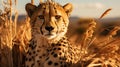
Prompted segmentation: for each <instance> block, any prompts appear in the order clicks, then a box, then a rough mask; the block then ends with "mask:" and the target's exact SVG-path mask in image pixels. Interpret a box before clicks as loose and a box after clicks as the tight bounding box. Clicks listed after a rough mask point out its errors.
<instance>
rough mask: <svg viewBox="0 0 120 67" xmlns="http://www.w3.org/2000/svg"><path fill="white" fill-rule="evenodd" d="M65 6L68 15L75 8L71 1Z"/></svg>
mask: <svg viewBox="0 0 120 67" xmlns="http://www.w3.org/2000/svg"><path fill="white" fill-rule="evenodd" d="M63 8H64V10H65V12H66V13H67V15H68V16H69V15H70V14H71V12H72V10H73V6H72V4H71V3H67V4H66V5H64V6H63Z"/></svg>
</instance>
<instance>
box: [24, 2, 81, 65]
mask: <svg viewBox="0 0 120 67" xmlns="http://www.w3.org/2000/svg"><path fill="white" fill-rule="evenodd" d="M26 11H27V13H28V16H29V17H30V19H31V21H30V23H31V30H32V39H31V41H30V44H29V47H28V52H27V54H26V67H70V66H71V65H73V64H75V63H77V62H78V61H79V55H80V51H79V50H80V49H79V48H77V47H75V46H73V45H71V44H70V43H69V41H68V39H67V37H66V36H65V34H66V32H67V28H68V24H69V20H68V18H69V15H70V13H71V11H72V4H70V3H68V4H66V5H64V6H61V5H59V4H58V3H55V2H53V1H46V2H45V3H41V4H40V5H39V6H35V5H32V4H30V3H29V4H27V5H26Z"/></svg>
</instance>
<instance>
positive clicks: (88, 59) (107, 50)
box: [0, 0, 120, 67]
mask: <svg viewBox="0 0 120 67" xmlns="http://www.w3.org/2000/svg"><path fill="white" fill-rule="evenodd" d="M14 3H15V5H17V0H14ZM31 3H32V4H34V0H31ZM40 3H42V0H40ZM12 5H14V4H13V2H12V0H7V2H5V3H4V2H3V6H4V8H5V9H4V11H3V12H2V13H0V67H24V54H25V51H26V50H27V49H26V48H27V46H28V43H29V41H30V39H31V29H30V24H29V21H30V19H29V18H28V17H26V20H25V21H24V23H23V24H22V25H21V26H17V17H18V13H17V12H15V19H13V18H12V15H13V14H12V11H16V10H13V9H12ZM110 10H111V9H108V10H106V11H105V12H104V13H103V15H101V17H100V18H103V17H104V16H105V15H106V14H107V13H108V12H109V11H110ZM81 22H82V23H81ZM96 22H97V21H96V20H95V19H91V18H90V19H80V20H79V21H78V23H77V24H76V25H77V26H75V27H76V28H75V29H73V28H71V29H73V30H71V29H69V31H70V32H71V33H68V34H69V35H68V37H69V38H70V40H72V41H73V42H74V44H77V45H79V46H80V48H81V57H80V58H81V59H80V62H79V65H80V66H81V67H99V66H100V67H120V37H115V35H116V34H117V31H118V30H120V26H115V27H114V28H113V29H112V30H110V32H109V33H108V34H107V35H106V36H104V37H101V35H98V34H99V33H100V32H102V31H97V30H98V29H96V28H97V27H98V25H97V24H98V23H96ZM81 24H82V25H81ZM71 27H73V25H72V26H71ZM82 27H83V28H82ZM102 29H103V28H102ZM69 31H68V32H69ZM73 32H74V33H73ZM98 32H99V33H98ZM76 33H77V34H76ZM73 38H74V39H73ZM75 42H77V43H75Z"/></svg>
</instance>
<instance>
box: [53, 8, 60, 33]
mask: <svg viewBox="0 0 120 67" xmlns="http://www.w3.org/2000/svg"><path fill="white" fill-rule="evenodd" d="M54 10H55V13H56V14H57V10H56V8H55V7H54ZM55 24H56V26H57V32H56V33H59V32H58V30H59V27H58V25H57V21H55Z"/></svg>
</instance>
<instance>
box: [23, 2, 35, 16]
mask: <svg viewBox="0 0 120 67" xmlns="http://www.w3.org/2000/svg"><path fill="white" fill-rule="evenodd" d="M36 8H37V7H36V6H35V5H33V4H31V3H28V4H26V6H25V10H26V11H27V14H28V16H29V17H31V16H32V15H33V13H34V11H35V10H36Z"/></svg>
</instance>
